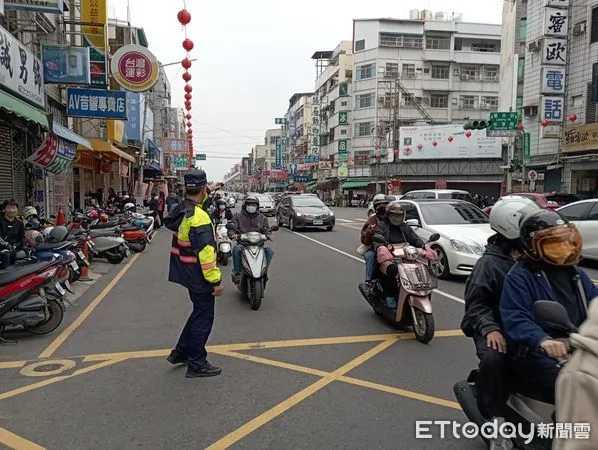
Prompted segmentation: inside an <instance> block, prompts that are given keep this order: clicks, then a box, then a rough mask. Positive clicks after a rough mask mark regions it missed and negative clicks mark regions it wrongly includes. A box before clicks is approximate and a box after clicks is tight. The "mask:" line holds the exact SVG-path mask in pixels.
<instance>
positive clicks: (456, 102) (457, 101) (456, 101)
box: [452, 97, 459, 105]
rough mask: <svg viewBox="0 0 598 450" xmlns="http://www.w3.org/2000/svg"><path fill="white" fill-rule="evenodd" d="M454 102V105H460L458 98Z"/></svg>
mask: <svg viewBox="0 0 598 450" xmlns="http://www.w3.org/2000/svg"><path fill="white" fill-rule="evenodd" d="M452 101H453V105H458V104H459V99H458V98H457V97H454V98H453V100H452Z"/></svg>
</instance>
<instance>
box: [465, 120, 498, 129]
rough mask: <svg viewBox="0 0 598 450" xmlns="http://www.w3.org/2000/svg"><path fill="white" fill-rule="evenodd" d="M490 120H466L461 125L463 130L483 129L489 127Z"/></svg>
mask: <svg viewBox="0 0 598 450" xmlns="http://www.w3.org/2000/svg"><path fill="white" fill-rule="evenodd" d="M491 125H492V121H490V120H468V121H467V122H465V124H464V125H463V129H464V130H485V129H486V128H490V126H491Z"/></svg>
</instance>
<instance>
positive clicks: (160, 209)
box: [157, 191, 166, 226]
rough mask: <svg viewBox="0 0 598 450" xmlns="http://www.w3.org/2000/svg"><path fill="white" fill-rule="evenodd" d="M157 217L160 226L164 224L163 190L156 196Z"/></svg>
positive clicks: (164, 204) (164, 202)
mask: <svg viewBox="0 0 598 450" xmlns="http://www.w3.org/2000/svg"><path fill="white" fill-rule="evenodd" d="M157 208H158V217H159V218H160V226H162V225H164V210H165V209H166V196H165V195H164V191H160V194H159V196H158V206H157Z"/></svg>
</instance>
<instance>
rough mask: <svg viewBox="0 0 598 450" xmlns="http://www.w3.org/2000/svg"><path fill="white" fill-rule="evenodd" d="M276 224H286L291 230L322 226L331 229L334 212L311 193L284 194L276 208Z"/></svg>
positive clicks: (333, 221) (333, 222)
mask: <svg viewBox="0 0 598 450" xmlns="http://www.w3.org/2000/svg"><path fill="white" fill-rule="evenodd" d="M276 220H277V222H278V226H284V225H288V226H289V228H290V229H291V230H293V231H294V230H297V229H299V228H313V227H316V228H319V227H324V228H326V230H327V231H332V229H333V228H334V224H335V219H334V213H333V212H332V211H331V210H330V208H328V207H327V206H326V205H325V204H324V203H323V202H322V200H320V199H319V198H318V197H317V196H316V195H313V194H300V195H286V196H285V197H284V198H283V199H282V200H281V201H280V203H279V204H278V208H277V210H276Z"/></svg>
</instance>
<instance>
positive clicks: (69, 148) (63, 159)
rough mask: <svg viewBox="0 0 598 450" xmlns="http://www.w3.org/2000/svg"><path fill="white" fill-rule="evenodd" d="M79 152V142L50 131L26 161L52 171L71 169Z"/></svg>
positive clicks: (59, 171)
mask: <svg viewBox="0 0 598 450" xmlns="http://www.w3.org/2000/svg"><path fill="white" fill-rule="evenodd" d="M76 154H77V144H76V143H74V142H71V141H67V140H66V139H62V138H60V137H58V136H56V135H55V134H54V133H48V137H46V139H45V140H44V142H42V145H41V146H40V147H39V148H38V149H37V150H36V151H35V153H34V154H33V155H31V156H30V157H29V158H27V160H26V161H28V162H30V163H31V164H33V165H34V166H37V167H41V168H43V169H45V170H47V171H48V172H51V173H62V172H66V171H67V170H68V169H70V167H71V164H72V163H73V161H74V160H75V155H76Z"/></svg>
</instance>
